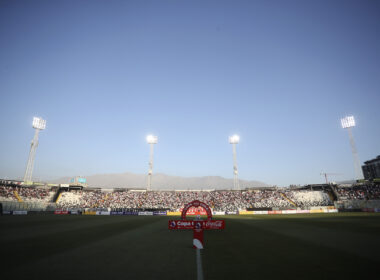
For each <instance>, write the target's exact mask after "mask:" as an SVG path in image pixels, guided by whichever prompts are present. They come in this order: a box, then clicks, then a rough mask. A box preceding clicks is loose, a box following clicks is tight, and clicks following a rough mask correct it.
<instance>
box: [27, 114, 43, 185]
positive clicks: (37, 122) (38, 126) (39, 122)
mask: <svg viewBox="0 0 380 280" xmlns="http://www.w3.org/2000/svg"><path fill="white" fill-rule="evenodd" d="M33 128H34V129H35V130H36V131H35V133H34V138H33V140H32V143H31V144H30V152H29V158H28V163H27V164H26V170H25V174H24V182H31V181H32V174H33V167H34V158H35V157H36V150H37V146H38V134H39V133H40V130H44V129H45V128H46V120H44V119H42V118H38V117H34V118H33Z"/></svg>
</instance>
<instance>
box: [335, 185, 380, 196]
mask: <svg viewBox="0 0 380 280" xmlns="http://www.w3.org/2000/svg"><path fill="white" fill-rule="evenodd" d="M337 192H338V194H339V198H340V199H341V200H364V199H365V200H380V186H376V185H361V186H350V187H337Z"/></svg>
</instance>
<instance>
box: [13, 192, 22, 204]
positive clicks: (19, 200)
mask: <svg viewBox="0 0 380 280" xmlns="http://www.w3.org/2000/svg"><path fill="white" fill-rule="evenodd" d="M13 193H14V195H15V197H16V198H17V201H18V202H23V200H22V198H21V196H20V195H19V194H18V192H17V191H13Z"/></svg>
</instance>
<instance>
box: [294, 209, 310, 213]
mask: <svg viewBox="0 0 380 280" xmlns="http://www.w3.org/2000/svg"><path fill="white" fill-rule="evenodd" d="M309 213H310V210H302V209H299V210H297V214H309Z"/></svg>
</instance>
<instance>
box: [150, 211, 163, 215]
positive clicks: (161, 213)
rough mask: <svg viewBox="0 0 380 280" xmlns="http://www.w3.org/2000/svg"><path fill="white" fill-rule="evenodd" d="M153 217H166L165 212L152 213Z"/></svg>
mask: <svg viewBox="0 0 380 280" xmlns="http://www.w3.org/2000/svg"><path fill="white" fill-rule="evenodd" d="M153 215H154V216H166V211H154V212H153Z"/></svg>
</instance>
